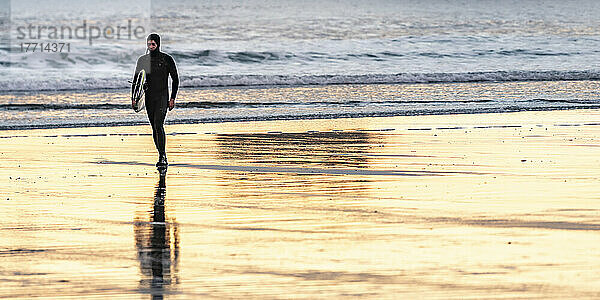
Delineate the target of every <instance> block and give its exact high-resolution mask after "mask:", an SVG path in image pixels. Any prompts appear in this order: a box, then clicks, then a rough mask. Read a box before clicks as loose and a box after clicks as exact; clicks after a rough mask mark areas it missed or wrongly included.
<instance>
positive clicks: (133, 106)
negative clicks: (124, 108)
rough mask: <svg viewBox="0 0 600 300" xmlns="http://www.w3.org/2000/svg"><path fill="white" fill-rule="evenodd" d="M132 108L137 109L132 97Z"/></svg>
mask: <svg viewBox="0 0 600 300" xmlns="http://www.w3.org/2000/svg"><path fill="white" fill-rule="evenodd" d="M131 108H133V109H135V100H134V99H133V97H131Z"/></svg>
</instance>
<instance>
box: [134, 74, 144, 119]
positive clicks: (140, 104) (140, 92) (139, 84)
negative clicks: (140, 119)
mask: <svg viewBox="0 0 600 300" xmlns="http://www.w3.org/2000/svg"><path fill="white" fill-rule="evenodd" d="M145 84H146V71H144V70H143V69H142V70H141V71H140V72H139V73H138V76H137V77H136V79H135V82H133V83H132V84H131V100H132V101H131V103H132V106H133V110H134V111H135V112H140V111H141V110H142V109H144V105H145V103H144V98H145V97H144V93H145V92H146V87H145Z"/></svg>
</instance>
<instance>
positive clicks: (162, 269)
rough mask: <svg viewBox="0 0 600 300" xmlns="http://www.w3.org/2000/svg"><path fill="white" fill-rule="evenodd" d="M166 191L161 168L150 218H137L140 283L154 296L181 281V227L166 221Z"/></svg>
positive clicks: (136, 233) (136, 240)
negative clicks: (179, 269)
mask: <svg viewBox="0 0 600 300" xmlns="http://www.w3.org/2000/svg"><path fill="white" fill-rule="evenodd" d="M165 195H166V172H164V173H162V172H161V173H160V178H159V181H158V185H157V186H156V191H155V194H154V205H153V210H152V211H151V212H150V218H149V219H145V218H139V219H137V220H136V222H134V228H133V230H134V234H135V244H136V246H137V251H138V252H137V253H138V259H139V261H140V268H141V273H142V279H141V280H140V285H141V287H142V288H143V289H148V288H149V292H150V293H151V294H152V299H163V294H164V293H165V292H166V289H168V288H169V287H170V286H171V285H173V284H176V283H178V278H177V273H178V267H177V265H178V262H179V230H178V225H177V223H176V222H175V221H174V220H171V221H170V222H167V218H166V216H165V206H164V205H165Z"/></svg>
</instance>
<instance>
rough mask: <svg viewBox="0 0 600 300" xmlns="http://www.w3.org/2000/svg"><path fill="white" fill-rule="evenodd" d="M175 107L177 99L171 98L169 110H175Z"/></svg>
mask: <svg viewBox="0 0 600 300" xmlns="http://www.w3.org/2000/svg"><path fill="white" fill-rule="evenodd" d="M173 107H175V99H171V100H169V110H173Z"/></svg>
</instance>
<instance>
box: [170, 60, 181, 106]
mask: <svg viewBox="0 0 600 300" xmlns="http://www.w3.org/2000/svg"><path fill="white" fill-rule="evenodd" d="M169 58H170V61H171V62H170V64H169V65H170V66H169V74H170V75H171V79H172V80H173V82H172V83H171V99H170V100H169V110H171V109H173V107H175V98H176V97H177V90H179V74H178V73H177V65H176V64H175V60H174V59H173V57H171V56H169Z"/></svg>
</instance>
